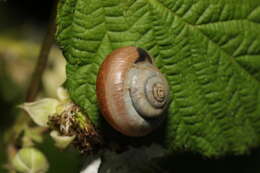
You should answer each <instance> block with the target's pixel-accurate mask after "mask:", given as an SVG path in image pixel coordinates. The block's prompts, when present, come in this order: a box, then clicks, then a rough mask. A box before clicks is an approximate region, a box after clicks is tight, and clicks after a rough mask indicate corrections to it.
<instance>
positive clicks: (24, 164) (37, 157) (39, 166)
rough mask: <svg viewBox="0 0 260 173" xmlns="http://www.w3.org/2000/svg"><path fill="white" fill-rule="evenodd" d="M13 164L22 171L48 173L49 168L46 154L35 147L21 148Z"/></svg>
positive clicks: (25, 172)
mask: <svg viewBox="0 0 260 173" xmlns="http://www.w3.org/2000/svg"><path fill="white" fill-rule="evenodd" d="M12 164H13V166H14V168H15V169H16V170H17V171H18V172H21V173H46V172H47V171H48V168H49V163H48V161H47V159H46V158H45V156H44V155H43V154H42V153H41V152H40V151H39V150H37V149H35V148H23V149H21V150H19V151H18V153H17V154H16V155H15V157H14V159H13V161H12Z"/></svg>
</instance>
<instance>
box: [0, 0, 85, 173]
mask: <svg viewBox="0 0 260 173" xmlns="http://www.w3.org/2000/svg"><path fill="white" fill-rule="evenodd" d="M52 6H53V0H45V1H33V0H26V1H23V0H0V21H1V22H0V111H1V113H0V115H1V120H0V172H1V173H2V172H3V173H6V172H8V171H7V169H4V168H5V167H6V164H7V161H8V157H7V156H8V154H7V145H5V144H6V143H7V142H9V141H10V140H9V139H10V137H9V136H10V135H12V134H13V133H12V132H11V128H12V127H13V125H14V123H15V120H16V119H17V117H18V116H26V115H24V114H23V113H22V112H21V111H20V110H19V109H18V108H17V105H19V104H21V103H22V102H24V100H25V96H26V90H27V88H28V85H29V83H30V79H31V76H32V72H33V70H34V65H35V63H36V60H37V57H38V54H39V51H40V46H41V44H42V41H43V38H44V36H45V34H46V30H47V25H48V23H49V19H50V14H51V10H52ZM64 80H65V60H64V59H63V57H62V54H61V52H60V50H59V49H58V48H57V47H56V46H55V45H53V47H52V49H51V53H50V56H49V62H48V65H47V69H46V70H45V72H44V75H43V78H42V81H41V88H40V93H39V96H38V97H56V88H57V86H59V85H61V84H62V83H63V81H64ZM42 141H43V143H41V144H40V141H39V144H38V143H37V142H36V146H37V148H39V149H40V150H41V151H42V152H43V153H44V154H45V155H46V157H47V158H48V160H49V162H50V163H52V164H51V167H50V170H49V172H50V173H58V172H63V173H72V172H79V169H80V156H79V154H78V152H77V151H75V150H73V148H71V149H69V150H67V151H66V152H62V151H59V150H58V149H56V148H55V147H54V146H53V141H52V140H51V139H50V137H49V135H44V136H43V139H42Z"/></svg>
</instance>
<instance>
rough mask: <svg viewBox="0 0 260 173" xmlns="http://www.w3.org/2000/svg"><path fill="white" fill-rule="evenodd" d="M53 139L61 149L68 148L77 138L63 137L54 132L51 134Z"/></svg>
mask: <svg viewBox="0 0 260 173" xmlns="http://www.w3.org/2000/svg"><path fill="white" fill-rule="evenodd" d="M50 135H51V137H52V139H53V140H54V141H55V146H56V147H57V148H60V149H65V148H67V147H68V146H69V145H70V144H71V143H72V141H73V140H74V139H75V136H61V135H60V134H59V132H58V131H55V130H54V131H52V132H51V133H50Z"/></svg>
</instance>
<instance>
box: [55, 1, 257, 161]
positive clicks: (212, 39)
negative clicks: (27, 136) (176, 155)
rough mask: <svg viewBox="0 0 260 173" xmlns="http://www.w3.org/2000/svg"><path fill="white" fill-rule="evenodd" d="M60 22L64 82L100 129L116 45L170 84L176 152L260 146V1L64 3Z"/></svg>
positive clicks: (171, 139)
mask: <svg viewBox="0 0 260 173" xmlns="http://www.w3.org/2000/svg"><path fill="white" fill-rule="evenodd" d="M57 24H58V30H57V41H58V44H59V45H60V47H61V48H62V50H63V53H64V55H65V57H66V60H67V62H68V65H67V69H66V72H67V81H66V87H67V89H68V91H69V93H70V96H71V98H72V100H73V101H74V102H75V103H77V104H79V105H80V106H81V107H82V108H83V109H84V111H85V112H86V113H87V114H88V115H89V116H90V118H91V120H92V121H93V122H94V123H95V124H96V125H97V126H98V125H99V122H100V115H99V112H98V107H97V102H96V94H95V81H96V76H97V72H98V68H99V66H100V64H101V63H102V61H103V59H104V58H105V57H106V55H107V54H109V53H110V52H111V51H112V50H114V49H116V48H119V47H123V46H138V47H142V48H144V49H146V50H148V52H149V53H150V54H151V55H152V56H153V57H154V58H155V62H156V65H157V66H158V67H159V68H160V69H161V71H162V72H163V73H164V74H165V75H166V77H167V79H168V81H169V84H170V86H171V93H172V102H171V104H170V106H169V111H168V119H167V122H166V138H165V141H166V143H167V147H168V148H169V149H170V150H171V151H176V150H179V149H183V150H190V151H194V152H199V153H201V154H203V155H206V156H220V155H224V154H227V153H233V154H242V153H245V152H247V151H248V149H249V148H250V147H253V146H256V145H258V144H259V142H260V141H259V140H260V138H259V137H260V136H259V134H260V93H259V89H260V84H259V80H260V1H259V0H246V1H245V0H62V1H61V2H60V5H59V11H58V17H57Z"/></svg>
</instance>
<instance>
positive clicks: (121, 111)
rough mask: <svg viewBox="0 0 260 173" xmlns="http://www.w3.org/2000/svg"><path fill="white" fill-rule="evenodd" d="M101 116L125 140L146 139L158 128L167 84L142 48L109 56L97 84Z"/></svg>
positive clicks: (164, 103)
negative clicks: (124, 136)
mask: <svg viewBox="0 0 260 173" xmlns="http://www.w3.org/2000/svg"><path fill="white" fill-rule="evenodd" d="M96 92H97V101H98V105H99V107H100V110H101V114H102V115H103V117H104V118H105V119H106V121H107V122H108V123H109V124H110V125H111V126H112V127H113V128H114V129H116V130H117V131H119V132H121V133H122V134H124V135H127V136H145V135H147V134H149V133H151V132H152V131H153V130H154V129H156V128H157V127H159V125H160V124H161V123H162V122H163V120H164V118H165V113H164V112H165V110H166V108H167V105H168V102H169V87H168V83H167V80H166V79H165V77H164V76H163V75H162V73H161V72H160V71H159V69H158V68H157V67H155V66H154V64H153V60H152V58H151V56H150V55H149V54H148V53H147V52H146V51H145V50H144V49H141V48H137V47H123V48H118V49H116V50H114V51H113V52H112V53H111V54H109V55H108V56H107V57H106V58H105V60H104V62H103V63H102V65H101V66H100V69H99V72H98V76H97V82H96Z"/></svg>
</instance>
